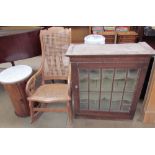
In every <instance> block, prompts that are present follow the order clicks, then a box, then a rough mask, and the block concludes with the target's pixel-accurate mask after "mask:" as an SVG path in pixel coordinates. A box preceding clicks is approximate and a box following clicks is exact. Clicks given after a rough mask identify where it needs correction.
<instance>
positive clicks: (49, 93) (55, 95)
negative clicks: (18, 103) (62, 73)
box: [28, 84, 68, 103]
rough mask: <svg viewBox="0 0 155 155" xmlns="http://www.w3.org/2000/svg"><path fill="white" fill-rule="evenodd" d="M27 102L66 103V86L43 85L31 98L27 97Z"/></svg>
mask: <svg viewBox="0 0 155 155" xmlns="http://www.w3.org/2000/svg"><path fill="white" fill-rule="evenodd" d="M28 100H30V101H36V102H44V103H50V102H59V101H60V102H61V101H67V100H68V85H67V84H44V85H42V86H40V87H39V88H38V89H37V90H36V91H35V93H34V94H33V95H32V96H30V97H28Z"/></svg>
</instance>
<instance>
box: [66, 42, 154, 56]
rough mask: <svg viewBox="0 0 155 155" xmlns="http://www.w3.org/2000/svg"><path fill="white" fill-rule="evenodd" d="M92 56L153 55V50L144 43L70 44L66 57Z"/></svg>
mask: <svg viewBox="0 0 155 155" xmlns="http://www.w3.org/2000/svg"><path fill="white" fill-rule="evenodd" d="M87 55H89V56H93V55H155V50H154V49H153V48H152V47H150V46H149V45H148V44H147V43H145V42H139V43H124V44H104V45H94V44H71V45H70V47H69V48H68V50H67V53H66V56H87Z"/></svg>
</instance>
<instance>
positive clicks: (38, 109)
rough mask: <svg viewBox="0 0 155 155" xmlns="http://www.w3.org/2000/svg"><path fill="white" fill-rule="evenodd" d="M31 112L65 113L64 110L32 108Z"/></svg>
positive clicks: (65, 110)
mask: <svg viewBox="0 0 155 155" xmlns="http://www.w3.org/2000/svg"><path fill="white" fill-rule="evenodd" d="M33 111H40V112H42V111H43V112H67V109H66V108H59V109H58V108H57V109H54V108H33Z"/></svg>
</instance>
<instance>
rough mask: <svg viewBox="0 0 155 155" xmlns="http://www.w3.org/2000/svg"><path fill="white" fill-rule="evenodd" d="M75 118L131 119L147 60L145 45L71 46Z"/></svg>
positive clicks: (147, 48)
mask: <svg viewBox="0 0 155 155" xmlns="http://www.w3.org/2000/svg"><path fill="white" fill-rule="evenodd" d="M66 55H67V56H69V57H70V61H71V73H72V76H71V77H72V91H73V100H74V113H75V117H81V116H82V117H91V118H111V119H132V118H133V116H134V113H135V110H136V105H137V102H138V100H139V96H140V92H141V89H142V86H143V82H144V78H145V75H146V71H147V67H148V64H149V60H150V58H151V56H152V55H155V51H154V50H153V49H152V48H151V47H150V46H149V45H147V44H146V43H128V44H105V45H87V44H79V45H78V44H77V45H71V46H70V48H69V49H68V51H67V53H66Z"/></svg>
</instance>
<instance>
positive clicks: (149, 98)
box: [143, 62, 155, 123]
mask: <svg viewBox="0 0 155 155" xmlns="http://www.w3.org/2000/svg"><path fill="white" fill-rule="evenodd" d="M143 114H144V120H143V121H144V122H145V123H155V62H154V63H153V67H152V71H151V75H150V80H149V84H148V87H147V92H146V95H145V99H144V111H143Z"/></svg>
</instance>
